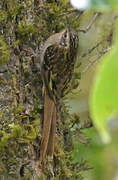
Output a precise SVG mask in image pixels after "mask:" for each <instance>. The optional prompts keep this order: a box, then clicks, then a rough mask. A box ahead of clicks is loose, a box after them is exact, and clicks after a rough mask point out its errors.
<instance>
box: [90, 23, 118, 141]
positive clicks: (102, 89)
mask: <svg viewBox="0 0 118 180" xmlns="http://www.w3.org/2000/svg"><path fill="white" fill-rule="evenodd" d="M90 113H91V117H92V119H93V123H94V125H95V127H96V128H97V129H98V131H99V133H100V135H101V137H102V140H103V141H104V142H105V143H107V142H109V141H110V138H111V137H110V134H109V128H108V124H109V120H110V119H111V118H114V117H115V118H116V117H117V115H118V25H117V27H116V35H115V42H114V46H113V49H112V50H111V51H110V52H109V53H107V54H106V55H105V56H104V57H103V59H102V61H101V63H100V64H99V67H98V71H97V73H96V78H95V80H94V84H93V88H92V89H91V94H90Z"/></svg>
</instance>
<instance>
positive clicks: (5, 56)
mask: <svg viewBox="0 0 118 180" xmlns="http://www.w3.org/2000/svg"><path fill="white" fill-rule="evenodd" d="M9 58H10V50H9V49H8V45H7V44H6V43H5V41H4V38H3V36H0V63H1V64H2V63H6V62H7V61H8V60H9Z"/></svg>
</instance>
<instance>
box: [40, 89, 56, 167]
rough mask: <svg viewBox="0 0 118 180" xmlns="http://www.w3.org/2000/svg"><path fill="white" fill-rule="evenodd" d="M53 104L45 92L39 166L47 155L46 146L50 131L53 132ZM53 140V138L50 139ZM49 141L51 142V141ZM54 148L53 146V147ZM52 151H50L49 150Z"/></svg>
mask: <svg viewBox="0 0 118 180" xmlns="http://www.w3.org/2000/svg"><path fill="white" fill-rule="evenodd" d="M55 113H56V112H55V103H54V101H53V100H52V99H51V98H50V97H49V95H48V92H47V91H45V97H44V120H43V130H42V140H41V147H40V159H39V163H40V165H41V164H43V163H44V161H45V157H46V154H47V149H48V144H50V143H49V141H50V131H52V132H53V131H54V130H53V127H52V126H53V122H52V121H53V119H54V118H53V116H55ZM51 139H52V140H53V138H51ZM52 140H51V141H52ZM53 146H54V145H53ZM51 151H52V150H51Z"/></svg>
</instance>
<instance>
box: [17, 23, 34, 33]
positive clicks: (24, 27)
mask: <svg viewBox="0 0 118 180" xmlns="http://www.w3.org/2000/svg"><path fill="white" fill-rule="evenodd" d="M17 32H18V33H19V34H20V35H22V36H26V35H29V34H35V33H36V28H35V26H34V25H33V24H29V23H28V22H27V21H26V20H22V21H20V22H19V24H18V28H17Z"/></svg>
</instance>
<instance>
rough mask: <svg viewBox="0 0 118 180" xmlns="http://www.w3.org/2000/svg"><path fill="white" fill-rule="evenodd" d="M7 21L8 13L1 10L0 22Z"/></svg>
mask: <svg viewBox="0 0 118 180" xmlns="http://www.w3.org/2000/svg"><path fill="white" fill-rule="evenodd" d="M6 19H7V12H6V11H4V10H0V22H2V21H5V20H6Z"/></svg>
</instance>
